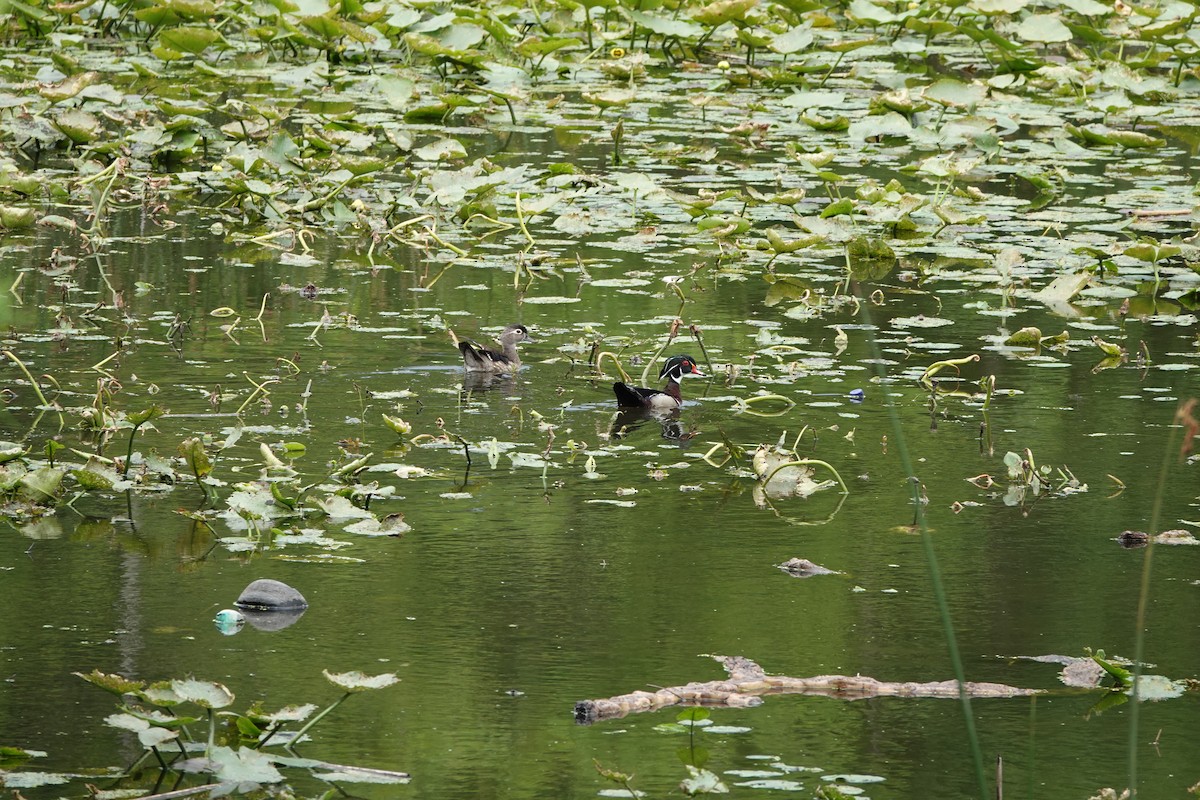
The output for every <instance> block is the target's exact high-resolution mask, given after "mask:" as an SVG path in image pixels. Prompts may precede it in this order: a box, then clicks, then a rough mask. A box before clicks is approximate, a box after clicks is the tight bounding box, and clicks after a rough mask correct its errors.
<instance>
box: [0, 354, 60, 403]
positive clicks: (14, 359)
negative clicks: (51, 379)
mask: <svg viewBox="0 0 1200 800" xmlns="http://www.w3.org/2000/svg"><path fill="white" fill-rule="evenodd" d="M0 352H3V353H4V356H5V357H6V358H7V359H8V360H10V361H12V362H13V363H14V364H16V365H17V368H18V369H20V370H21V372H23V373H25V379H26V380H27V381H29V385H30V386H32V387H33V393H34V394H36V395H37V399H38V400H39V401H41V404H42V405H43V406H49V405H50V401H49V400H47V399H46V395H44V394H42V387H40V386H38V382H37V381H35V380H34V379H33V375H32V374H31V373H30V372H29V367H27V366H25V362H24V361H22V360H21V359H19V358H17V356H16V355H15V354H14V353H13V351H11V350H4V351H0Z"/></svg>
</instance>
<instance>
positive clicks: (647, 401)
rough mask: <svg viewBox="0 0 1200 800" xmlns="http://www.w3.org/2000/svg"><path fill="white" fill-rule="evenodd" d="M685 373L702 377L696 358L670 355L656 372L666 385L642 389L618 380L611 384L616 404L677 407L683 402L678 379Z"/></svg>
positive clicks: (665, 407) (630, 406)
mask: <svg viewBox="0 0 1200 800" xmlns="http://www.w3.org/2000/svg"><path fill="white" fill-rule="evenodd" d="M685 375H691V376H693V377H696V378H703V377H704V373H703V372H701V371H700V367H698V366H696V360H695V359H694V358H692V357H691V356H685V355H678V356H671V357H670V358H668V359H667V360H666V361H665V362H664V363H663V367H662V371H661V372H659V373H658V377H660V378H666V379H667V385H666V386H664V387H663V388H662V389H643V388H642V387H640V386H630V385H629V384H627V383H619V382H618V383H614V384H613V394H615V395H616V396H617V405H618V406H620V407H621V408H649V409H660V410H661V409H672V408H679V406H681V405H682V404H683V395H682V394H680V392H679V381H680V380H681V379H682V378H683V377H684V376H685Z"/></svg>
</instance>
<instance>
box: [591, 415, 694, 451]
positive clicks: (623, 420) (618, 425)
mask: <svg viewBox="0 0 1200 800" xmlns="http://www.w3.org/2000/svg"><path fill="white" fill-rule="evenodd" d="M651 422H653V423H656V424H657V425H659V426H660V428H661V429H662V438H664V439H666V440H667V441H669V442H679V444H680V446H681V447H682V446H686V445H687V443H688V442H689V441H691V438H692V435H693V434H692V432H691V431H686V430H684V427H683V425H682V423H680V421H679V409H678V408H672V409H668V410H666V411H662V410H653V409H648V408H622V409H621V410H620V411H618V412H617V413H616V416H614V417H613V421H612V426H611V427H610V428H609V433H608V435H609V437H610V438H611V439H613V440H614V441H616V440H619V439H624V438H625V437H627V436H629V435H630V434H632V433H633V432H634V431H636V430H637V429H639V428H641V427H644V426H648V425H649V424H650V423H651Z"/></svg>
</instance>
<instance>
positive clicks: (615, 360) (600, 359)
mask: <svg viewBox="0 0 1200 800" xmlns="http://www.w3.org/2000/svg"><path fill="white" fill-rule="evenodd" d="M605 356H607V357H608V358H609V359H611V360H612V362H613V366H615V367H616V368H617V372H619V373H621V380H623V381H625V382H626V383H629V374H628V373H627V372H625V369H624V368H623V367H622V366H621V360H620V359H619V358H617V356H616V354H614V353H612V352H610V351H608V350H604V351H601V352H600V354H599V355H597V356H596V363H595V367H596V372H598V373H600V374H601V375H604V369H603V368H602V367H601V364H602V363H603V361H604V358H605Z"/></svg>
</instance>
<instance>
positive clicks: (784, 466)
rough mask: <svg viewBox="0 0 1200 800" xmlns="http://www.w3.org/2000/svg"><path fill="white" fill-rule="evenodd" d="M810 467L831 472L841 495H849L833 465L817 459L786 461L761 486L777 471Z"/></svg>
mask: <svg viewBox="0 0 1200 800" xmlns="http://www.w3.org/2000/svg"><path fill="white" fill-rule="evenodd" d="M811 465H816V466H820V467H824V468H825V469H827V470H829V471H830V472H832V473H833V477H835V478H837V482H838V485H839V486H841V487H842V494H850V490H849V489H847V488H846V482H845V481H844V480H842V476H841V475H839V474H838V471H837V470H836V469H834V468H833V465H832V464H830V463H829V462H828V461H822V460H821V459H819V458H797V459H796V460H795V461H788V462H785V463H783V464H780V465H779V466H778V467H776V468H775V469H773V470H771V473H770V474H769V475H767V477H766V478H765V479H764V480H763V482H762V483H763V486H764V487H765V486H766V485H767V484H768V483H770V482H771V479H772V478H774V477H775V476H776V475H778V474H779V471H780V470H782V469H787V468H788V467H807V466H811Z"/></svg>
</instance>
